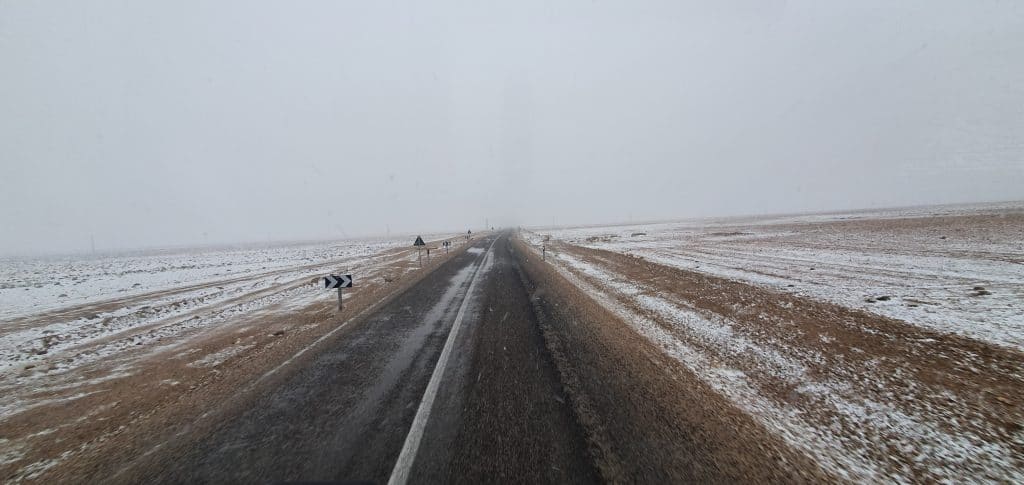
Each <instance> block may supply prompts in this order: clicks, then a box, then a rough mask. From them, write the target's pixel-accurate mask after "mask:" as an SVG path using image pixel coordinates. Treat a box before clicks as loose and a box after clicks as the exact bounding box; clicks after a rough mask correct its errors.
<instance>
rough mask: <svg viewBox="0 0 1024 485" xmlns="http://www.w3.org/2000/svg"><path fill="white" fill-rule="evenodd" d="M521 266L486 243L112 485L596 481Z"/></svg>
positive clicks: (499, 240) (500, 239) (505, 248)
mask: <svg viewBox="0 0 1024 485" xmlns="http://www.w3.org/2000/svg"><path fill="white" fill-rule="evenodd" d="M517 264H518V263H517V262H516V260H515V258H514V257H513V252H512V246H511V243H510V241H509V235H508V234H502V235H496V236H491V237H488V238H484V239H482V240H478V241H476V242H475V244H474V245H473V246H472V247H471V248H470V249H469V250H467V251H466V252H465V253H462V254H460V255H458V256H454V257H452V259H451V260H450V261H448V262H446V263H445V264H444V265H442V266H441V267H439V268H438V269H436V270H435V271H434V272H433V273H432V274H430V275H428V276H427V277H426V278H424V279H423V280H422V281H420V282H419V283H417V284H416V285H415V286H414V287H412V288H411V289H409V290H408V291H406V292H404V293H403V294H402V295H400V296H398V297H397V298H395V299H393V300H392V301H390V302H389V303H388V304H386V305H384V306H383V307H381V308H380V309H379V310H377V311H376V312H374V313H373V314H372V315H369V316H367V317H366V318H365V319H363V320H362V321H361V322H359V323H358V324H355V325H353V326H352V328H350V329H346V330H347V331H345V332H340V333H339V335H338V336H337V337H336V338H334V339H333V340H332V341H329V342H324V344H323V345H321V346H320V347H321V348H319V349H317V351H316V353H315V357H313V358H310V359H308V361H307V362H303V363H302V365H295V366H293V367H295V368H289V369H284V370H282V371H281V372H280V373H279V374H280V375H278V376H276V377H275V378H273V379H270V380H268V383H266V384H265V385H264V386H263V388H261V389H259V392H258V395H257V397H255V398H252V399H248V400H246V402H244V403H239V404H238V405H237V406H234V407H233V408H232V406H230V403H226V407H228V408H232V409H231V411H230V412H224V413H223V416H221V417H218V418H217V419H216V420H215V424H213V425H209V426H202V427H199V426H197V427H196V429H190V430H189V431H188V432H186V433H182V434H181V435H180V436H178V437H177V438H176V439H174V440H172V441H171V442H168V443H165V444H162V445H161V446H159V447H158V449H156V450H154V451H152V452H151V453H150V454H148V455H145V456H142V457H140V458H139V459H138V460H136V461H135V462H134V463H133V464H132V465H131V466H130V467H128V468H127V469H125V470H123V471H122V473H120V474H118V475H117V476H116V477H114V478H113V480H112V481H117V482H124V481H130V482H157V483H202V482H216V483H223V482H232V483H235V482H246V483H275V482H299V481H303V482H309V481H356V482H362V481H365V482H374V483H387V482H388V481H389V480H392V481H393V482H398V483H401V482H402V481H403V480H408V482H409V483H450V482H479V481H484V480H487V481H495V480H500V481H517V482H548V483H550V482H558V483H566V482H593V481H595V480H597V470H596V468H595V466H594V465H593V461H592V459H591V458H590V454H589V452H588V445H587V441H586V439H585V435H584V432H583V430H582V429H581V427H580V424H579V423H578V420H577V419H576V418H575V415H574V413H573V409H572V407H571V404H569V399H568V398H567V396H566V394H565V390H564V389H563V388H562V385H561V383H560V380H559V377H558V375H559V374H558V371H557V369H556V367H555V364H554V363H553V361H552V359H551V357H550V355H549V353H548V352H547V351H546V349H545V344H544V339H543V337H542V334H541V330H540V326H539V325H538V322H537V320H536V317H535V315H534V311H533V309H532V306H531V303H530V296H529V295H528V293H527V290H526V289H525V287H524V283H523V280H522V272H521V271H520V270H519V268H518V266H517ZM453 330H454V331H453ZM446 347H447V349H446ZM428 388H429V389H428ZM400 458H401V459H400ZM396 463H397V465H396Z"/></svg>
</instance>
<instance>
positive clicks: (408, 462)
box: [388, 236, 501, 485]
mask: <svg viewBox="0 0 1024 485" xmlns="http://www.w3.org/2000/svg"><path fill="white" fill-rule="evenodd" d="M498 239H501V237H500V236H499V237H498V238H497V239H495V240H494V242H492V243H491V245H490V247H488V248H487V253H486V254H485V255H484V258H483V260H481V262H480V266H478V267H477V268H476V272H474V273H473V281H471V282H470V283H469V289H468V290H466V296H465V297H464V298H463V299H462V305H460V306H459V313H458V314H457V315H456V316H455V322H454V323H452V329H451V330H450V331H449V332H448V339H447V340H446V341H445V343H444V349H442V350H441V357H439V358H438V359H437V364H436V365H435V366H434V373H433V374H432V375H431V376H430V382H429V383H427V390H426V391H425V392H424V393H423V400H422V401H420V407H419V408H418V409H417V410H416V417H415V418H413V420H412V426H411V427H410V428H409V435H408V436H406V437H405V444H404V445H403V446H402V452H401V453H400V454H399V455H398V460H397V461H396V462H395V467H394V468H393V469H392V470H391V478H389V479H388V485H405V483H406V482H407V481H409V472H410V471H411V470H412V464H413V461H414V460H415V459H416V451H417V450H418V449H419V447H420V440H421V439H423V431H424V429H425V428H426V427H427V420H429V419H430V410H431V408H432V407H433V406H434V399H435V398H436V397H437V389H438V387H440V386H441V378H442V376H443V375H444V369H445V367H446V366H447V365H448V358H449V356H450V355H451V352H452V347H454V346H455V336H456V335H457V334H458V333H459V327H460V326H461V325H462V318H463V317H464V316H465V315H466V307H467V306H468V305H469V300H470V299H472V296H473V289H474V288H475V287H476V282H477V277H478V276H480V269H481V268H483V267H484V266H485V265H486V262H487V258H489V257H492V256H491V248H493V247H494V244H495V243H497V242H498Z"/></svg>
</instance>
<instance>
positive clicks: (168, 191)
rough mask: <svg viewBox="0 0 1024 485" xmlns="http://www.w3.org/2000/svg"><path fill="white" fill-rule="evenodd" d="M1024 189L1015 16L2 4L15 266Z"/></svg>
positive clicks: (1005, 195)
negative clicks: (138, 251)
mask: <svg viewBox="0 0 1024 485" xmlns="http://www.w3.org/2000/svg"><path fill="white" fill-rule="evenodd" d="M1020 199H1024V5H1022V4H1019V3H1016V2H1002V1H988V0H980V1H977V2H958V1H900V2H882V1H866V2H841V3H840V2H813V1H753V0H744V1H726V2H710V1H708V2H685V1H684V2H675V1H666V2H653V1H648V2H607V1H579V2H576V1H571V2H560V3H558V4H555V5H549V4H547V3H546V2H536V1H519V2H503V3H500V4H497V3H496V4H487V5H485V4H484V2H405V1H396V2H387V3H385V2H327V1H323V2H315V1H306V2H270V1H218V2H202V1H177V2H155V3H151V2H130V1H120V2H115V1H111V2H99V1H68V0H60V1H46V2H33V1H29V0H15V1H5V2H0V234H2V237H0V255H5V254H31V253H53V252H83V251H88V250H89V247H90V240H91V238H93V239H94V240H95V244H96V248H97V250H103V251H108V250H119V249H129V248H140V247H171V246H182V245H188V244H226V243H233V242H238V243H244V242H259V241H267V240H271V241H283V240H312V239H329V238H348V237H359V236H368V235H383V234H385V233H386V232H388V231H390V232H391V233H392V234H400V233H401V234H408V233H417V232H424V233H427V232H442V231H465V230H466V229H467V228H472V229H473V230H474V231H475V230H477V229H482V228H483V226H484V221H485V220H487V221H489V222H490V224H491V225H493V226H510V225H531V226H532V225H551V224H553V223H554V224H559V225H563V224H565V225H569V224H593V223H613V222H625V221H628V220H665V219H682V218H693V217H708V216H730V215H745V214H764V213H786V212H816V211H824V210H844V209H858V208H877V207H893V206H905V205H924V204H946V203H967V202H985V201H1005V200H1020Z"/></svg>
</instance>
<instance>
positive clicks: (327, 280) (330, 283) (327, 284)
mask: <svg viewBox="0 0 1024 485" xmlns="http://www.w3.org/2000/svg"><path fill="white" fill-rule="evenodd" d="M351 287H352V275H350V274H343V275H333V274H329V275H327V276H325V277H324V288H326V289H328V290H332V289H334V288H337V289H338V310H339V311H341V309H342V308H343V307H342V304H341V289H342V288H351Z"/></svg>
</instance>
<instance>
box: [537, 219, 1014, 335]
mask: <svg viewBox="0 0 1024 485" xmlns="http://www.w3.org/2000/svg"><path fill="white" fill-rule="evenodd" d="M539 232H541V233H543V234H549V235H551V236H552V237H553V238H555V239H558V240H563V241H565V242H568V243H572V244H576V245H580V246H584V247H590V248H598V249H606V250H610V251H615V252H620V253H624V254H635V255H638V256H642V257H644V258H645V259H648V260H650V261H654V262H658V263H660V264H665V265H669V266H673V267H677V268H682V269H687V270H692V271H698V272H703V273H707V274H712V275H716V276H722V277H725V278H730V279H736V280H741V281H746V282H750V283H754V284H757V285H763V286H765V287H770V288H774V289H778V290H783V291H787V292H791V293H794V294H799V295H806V296H808V297H812V298H819V299H824V300H827V301H830V302H834V303H837V304H840V305H843V306H846V307H849V308H857V309H861V310H866V311H870V312H873V313H877V314H880V315H884V316H888V317H892V318H896V319H899V320H902V321H905V322H908V323H910V324H913V325H920V326H922V327H927V328H930V329H934V330H938V331H941V332H950V333H956V334H960V335H964V336H967V337H971V338H976V339H980V340H984V341H987V342H992V343H996V344H999V345H1004V346H1008V347H1012V348H1015V349H1018V350H1021V349H1024V203H1001V204H984V205H971V206H938V207H923V208H912V209H898V210H896V209H894V210H884V211H871V212H867V211H863V212H850V213H839V214H815V215H796V216H772V217H762V218H734V219H714V220H711V219H709V220H695V221H686V222H676V223H662V224H638V225H628V226H605V227H580V228H563V229H556V230H543V231H539Z"/></svg>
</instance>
